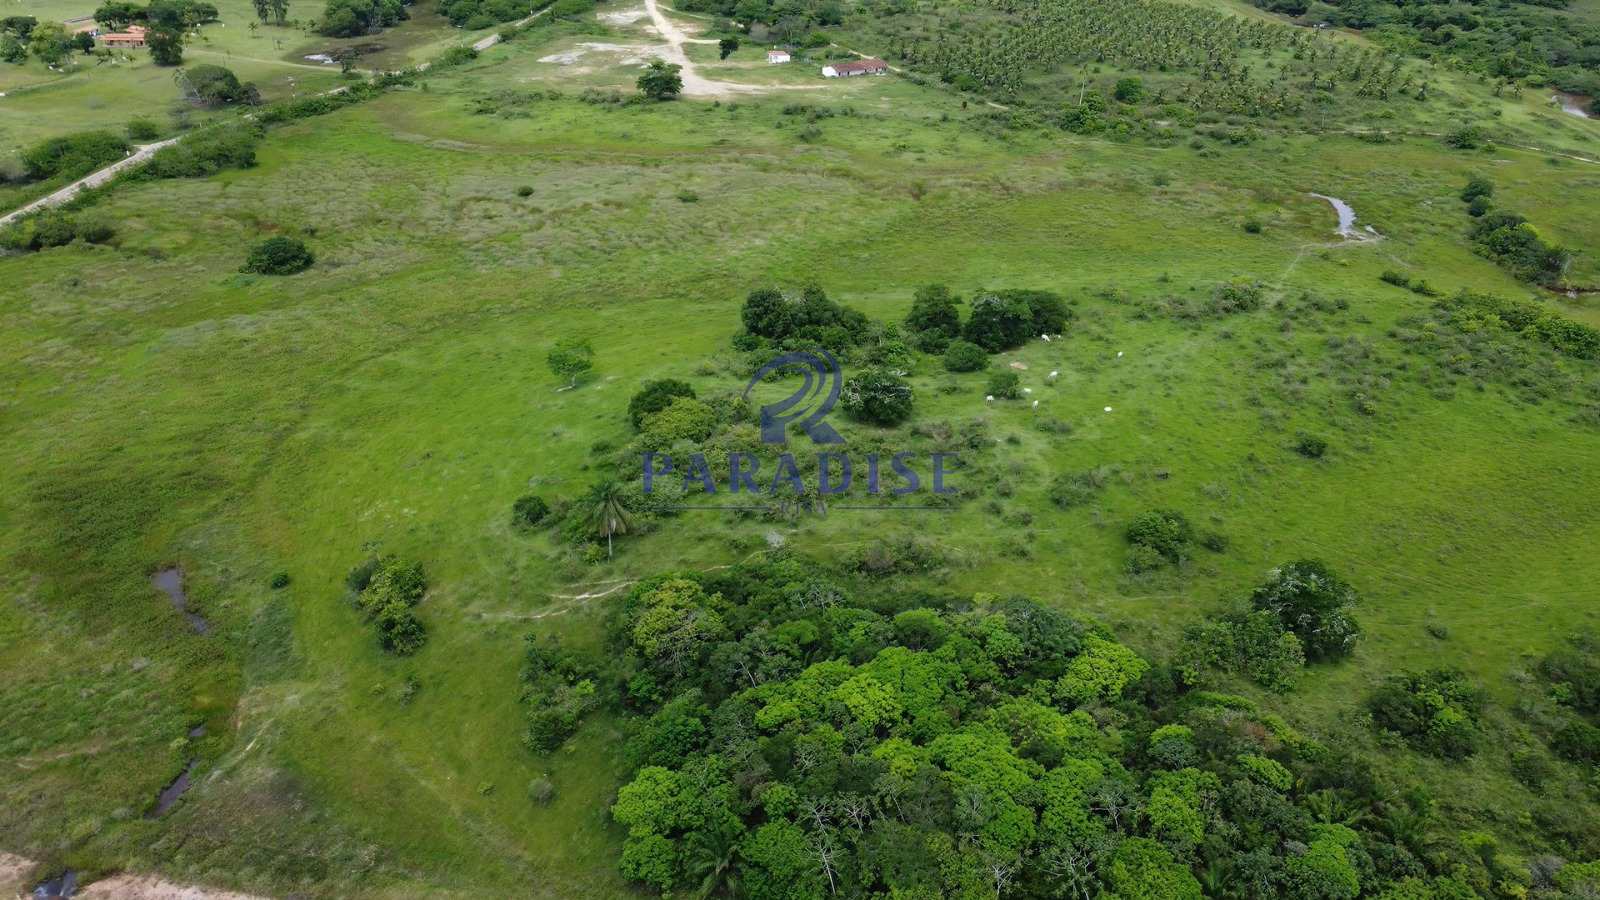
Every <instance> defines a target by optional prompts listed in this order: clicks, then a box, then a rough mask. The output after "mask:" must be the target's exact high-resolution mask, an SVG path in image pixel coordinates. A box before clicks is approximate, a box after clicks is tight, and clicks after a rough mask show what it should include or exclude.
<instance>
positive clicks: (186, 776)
mask: <svg viewBox="0 0 1600 900" xmlns="http://www.w3.org/2000/svg"><path fill="white" fill-rule="evenodd" d="M199 764H200V761H199V760H194V759H191V760H189V765H188V767H187V768H185V769H184V770H183V773H182V774H181V775H179V776H178V777H177V778H174V779H173V780H172V783H171V784H169V785H167V786H166V787H165V788H162V789H161V794H160V796H158V797H156V808H155V809H154V810H152V811H151V812H149V813H148V814H146V815H145V818H147V819H156V818H160V817H161V816H163V815H165V814H166V812H167V810H169V809H171V808H172V805H173V804H174V803H177V802H178V798H179V797H182V796H183V794H184V792H185V791H187V790H189V784H190V779H191V778H193V777H194V767H195V766H198V765H199Z"/></svg>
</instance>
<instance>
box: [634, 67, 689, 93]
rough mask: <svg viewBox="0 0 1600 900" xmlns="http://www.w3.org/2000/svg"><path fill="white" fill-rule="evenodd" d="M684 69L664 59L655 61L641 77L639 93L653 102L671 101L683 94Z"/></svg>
mask: <svg viewBox="0 0 1600 900" xmlns="http://www.w3.org/2000/svg"><path fill="white" fill-rule="evenodd" d="M682 70H683V67H682V66H680V65H676V64H674V63H669V62H667V61H666V60H662V59H653V60H651V61H650V65H648V66H646V67H645V70H644V74H642V75H640V76H639V80H638V86H639V93H641V94H643V95H645V96H646V97H649V98H650V99H651V100H671V99H673V98H674V97H677V96H678V94H680V93H682V92H683V76H681V75H679V74H678V73H679V72H680V71H682Z"/></svg>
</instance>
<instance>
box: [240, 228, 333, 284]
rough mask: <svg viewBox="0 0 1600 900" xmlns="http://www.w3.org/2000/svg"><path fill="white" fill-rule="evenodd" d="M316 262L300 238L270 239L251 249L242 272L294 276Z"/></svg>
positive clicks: (279, 237) (241, 269) (281, 237)
mask: <svg viewBox="0 0 1600 900" xmlns="http://www.w3.org/2000/svg"><path fill="white" fill-rule="evenodd" d="M315 261H316V257H314V256H312V254H311V251H310V250H308V249H307V248H306V245H305V243H304V242H302V241H300V240H299V239H298V238H291V237H283V236H281V235H280V236H278V237H270V238H267V239H266V240H264V241H262V242H261V243H259V244H256V245H255V246H254V247H252V248H250V255H249V256H248V257H246V258H245V261H244V266H243V267H241V268H240V269H239V271H241V272H254V273H256V274H258V275H293V274H295V273H297V272H304V271H305V270H306V269H309V268H311V264H312V263H313V262H315Z"/></svg>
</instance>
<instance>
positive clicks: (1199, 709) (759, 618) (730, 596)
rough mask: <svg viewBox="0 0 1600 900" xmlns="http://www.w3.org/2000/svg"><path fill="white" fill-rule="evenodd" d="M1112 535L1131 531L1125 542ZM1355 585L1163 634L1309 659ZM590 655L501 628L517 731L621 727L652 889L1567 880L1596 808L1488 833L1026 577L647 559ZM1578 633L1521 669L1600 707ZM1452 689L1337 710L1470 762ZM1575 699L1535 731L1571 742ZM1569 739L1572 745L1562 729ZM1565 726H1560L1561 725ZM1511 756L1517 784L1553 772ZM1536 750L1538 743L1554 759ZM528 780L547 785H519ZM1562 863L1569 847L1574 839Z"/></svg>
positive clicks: (1468, 736)
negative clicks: (913, 583) (972, 584)
mask: <svg viewBox="0 0 1600 900" xmlns="http://www.w3.org/2000/svg"><path fill="white" fill-rule="evenodd" d="M1134 537H1135V532H1134V531H1133V530H1130V539H1134ZM1355 602H1356V592H1355V591H1354V589H1353V588H1351V587H1350V586H1349V585H1346V584H1344V583H1343V582H1342V581H1341V580H1340V579H1339V578H1338V576H1337V575H1335V574H1334V573H1332V572H1330V571H1328V570H1327V569H1326V568H1325V567H1323V566H1321V565H1320V564H1317V563H1312V562H1299V563H1294V564H1290V565H1286V566H1283V567H1280V568H1279V569H1276V570H1274V571H1272V572H1271V573H1268V575H1267V576H1266V578H1265V581H1264V583H1263V584H1262V585H1261V587H1259V588H1258V589H1257V590H1256V591H1254V592H1253V594H1252V595H1251V596H1250V597H1249V598H1248V600H1247V601H1246V602H1245V604H1244V611H1243V612H1241V613H1240V614H1239V616H1238V617H1237V618H1235V619H1228V620H1226V624H1224V623H1223V622H1212V623H1209V624H1207V625H1202V626H1199V627H1197V628H1195V629H1192V630H1191V634H1190V638H1189V643H1195V642H1198V643H1199V644H1202V645H1206V646H1213V647H1214V646H1218V644H1217V639H1218V636H1219V634H1223V633H1226V634H1227V635H1228V637H1227V638H1225V639H1224V640H1223V643H1222V646H1226V647H1228V648H1233V647H1238V648H1240V649H1241V650H1242V651H1243V653H1242V654H1241V655H1242V657H1243V658H1246V659H1249V660H1252V661H1256V662H1259V661H1261V660H1263V659H1267V658H1272V657H1278V658H1281V657H1283V656H1284V655H1285V653H1286V654H1287V656H1289V657H1292V658H1294V659H1295V660H1297V661H1303V660H1304V659H1308V658H1309V659H1310V660H1312V661H1313V663H1314V664H1326V665H1337V664H1338V663H1337V660H1338V659H1339V658H1341V657H1342V656H1344V655H1345V654H1347V653H1348V652H1349V651H1350V650H1351V649H1353V647H1354V644H1355V643H1356V641H1357V639H1358V636H1359V627H1358V626H1357V625H1356V624H1355V622H1354V619H1353V617H1352V607H1353V606H1354V604H1355ZM606 634H607V644H606V652H605V654H604V657H603V658H604V659H605V662H601V661H600V659H601V657H598V656H593V655H590V654H585V653H576V652H573V651H571V650H568V649H566V648H564V647H563V646H562V645H561V644H560V643H559V641H556V640H554V639H550V638H547V637H539V636H533V635H530V637H529V641H528V648H527V654H526V661H525V666H524V670H523V683H524V700H525V702H526V704H527V708H528V710H529V720H528V731H527V736H526V740H527V743H528V744H529V746H530V747H532V748H533V749H535V750H537V751H541V752H542V751H546V750H549V749H551V748H553V747H555V746H557V745H559V744H560V743H561V742H562V741H563V740H564V739H565V738H566V736H567V735H568V734H570V732H571V731H572V730H573V729H574V728H576V726H577V724H578V722H579V721H580V720H581V718H582V716H583V715H584V714H585V713H587V712H588V711H590V710H592V709H594V708H596V707H599V706H608V707H611V708H614V709H617V710H620V711H622V712H623V713H624V714H625V716H626V717H627V719H628V721H629V722H630V726H629V729H628V734H629V737H628V740H627V756H628V758H629V760H630V762H631V765H632V767H633V771H632V774H631V776H630V779H629V780H628V782H627V783H626V784H625V785H624V786H623V787H622V788H621V789H620V790H619V791H618V793H617V795H616V799H615V802H614V803H613V805H612V806H611V814H612V816H613V817H614V819H615V820H616V822H617V823H619V824H620V825H621V826H623V827H624V828H626V829H627V840H626V842H625V843H624V846H623V849H622V852H621V858H620V860H619V864H620V866H621V869H622V872H623V873H624V874H625V875H626V876H627V877H629V878H630V879H633V880H635V881H638V882H641V883H643V884H647V885H650V886H653V887H655V888H658V889H660V890H661V891H663V892H664V894H667V893H670V894H672V895H677V894H676V892H677V891H680V890H681V891H684V892H686V894H685V895H693V896H708V895H712V894H716V895H719V896H721V895H728V896H748V897H751V898H792V900H801V898H822V897H830V896H841V897H897V898H923V897H925V898H933V897H971V898H990V897H995V896H1007V897H1040V898H1043V897H1091V896H1099V895H1104V894H1107V893H1109V895H1113V896H1118V897H1125V898H1178V897H1200V896H1202V893H1204V894H1205V895H1207V896H1215V897H1295V898H1354V897H1356V896H1381V897H1387V898H1395V900H1401V898H1404V900H1422V898H1440V900H1443V898H1451V900H1454V898H1462V900H1467V898H1473V897H1478V896H1505V897H1510V896H1534V897H1549V898H1556V897H1560V898H1581V897H1593V896H1595V892H1596V891H1600V823H1597V822H1595V821H1592V820H1589V821H1584V820H1581V819H1580V820H1574V819H1572V818H1571V817H1566V816H1562V815H1560V814H1559V813H1558V812H1556V811H1555V810H1552V811H1551V813H1550V814H1549V815H1548V816H1547V817H1544V818H1541V819H1540V820H1539V821H1537V822H1535V823H1530V825H1531V827H1530V829H1529V833H1528V834H1527V835H1526V837H1527V839H1528V842H1529V846H1526V847H1511V846H1503V845H1502V844H1501V843H1500V841H1499V840H1497V838H1496V837H1495V836H1493V834H1492V833H1491V832H1490V831H1488V830H1483V829H1479V828H1474V827H1470V826H1468V825H1466V824H1464V823H1460V822H1447V821H1445V820H1444V819H1443V818H1442V817H1441V816H1440V815H1439V813H1438V810H1437V799H1438V798H1436V797H1435V796H1433V795H1431V794H1430V792H1429V791H1428V790H1427V789H1425V788H1423V787H1422V786H1421V785H1418V784H1412V783H1406V782H1405V781H1404V780H1402V779H1397V778H1395V777H1393V776H1391V775H1389V774H1387V773H1386V772H1384V771H1383V770H1382V769H1381V768H1379V767H1376V766H1374V765H1373V764H1372V762H1371V761H1370V760H1368V759H1365V758H1363V756H1362V755H1361V754H1360V753H1357V752H1353V751H1352V750H1351V749H1350V748H1346V747H1341V746H1337V745H1328V744H1324V743H1320V742H1318V741H1315V740H1311V739H1309V738H1307V737H1305V736H1303V735H1301V734H1299V733H1297V732H1296V731H1295V730H1294V729H1293V728H1291V727H1290V726H1288V725H1287V724H1286V723H1285V722H1284V721H1283V720H1282V719H1280V718H1279V717H1278V716H1276V715H1273V714H1270V713H1265V712H1263V711H1261V710H1260V709H1259V708H1258V707H1257V705H1256V704H1255V703H1254V702H1253V701H1252V700H1250V699H1248V698H1246V697H1243V696H1238V695H1234V694H1229V693H1222V692H1219V691H1218V690H1215V689H1209V688H1207V687H1206V685H1208V684H1210V683H1211V681H1212V677H1213V676H1212V675H1208V674H1207V671H1206V670H1207V663H1208V661H1210V662H1215V661H1221V660H1222V658H1223V656H1226V655H1227V654H1226V653H1224V654H1223V656H1209V655H1207V654H1205V653H1202V654H1201V655H1200V656H1198V657H1196V656H1192V655H1191V656H1189V657H1188V658H1179V659H1175V660H1164V659H1145V658H1142V657H1141V656H1140V655H1138V654H1137V653H1135V652H1134V651H1133V650H1131V649H1129V648H1128V647H1126V646H1124V645H1122V644H1120V643H1118V642H1117V640H1116V638H1115V637H1114V636H1113V635H1111V634H1110V633H1108V632H1107V631H1106V630H1105V629H1104V628H1103V627H1099V626H1097V625H1095V624H1094V623H1092V622H1087V621H1081V620H1079V619H1077V618H1075V617H1073V615H1072V614H1071V613H1070V612H1068V611H1062V610H1058V609H1055V608H1053V607H1051V606H1046V605H1041V604H1039V603H1036V602H1034V601H1032V600H1030V599H1028V598H1025V597H999V596H995V595H989V594H978V595H975V596H958V595H953V594H948V593H942V592H939V591H937V590H926V589H904V588H899V587H896V586H895V584H894V582H892V581H886V580H881V579H871V580H869V579H862V578H859V577H852V576H851V575H849V574H847V573H844V572H842V571H841V570H840V567H839V566H831V565H825V564H821V563H819V562H817V561H814V560H809V559H806V558H803V557H799V556H794V555H789V554H786V553H777V554H773V555H771V556H769V557H767V558H766V559H764V560H762V561H760V562H751V563H746V564H742V565H737V566H734V567H732V568H729V569H725V570H722V571H716V572H700V573H693V572H685V573H669V574H663V575H660V576H657V577H654V578H650V579H647V580H645V581H643V582H641V583H640V584H638V585H637V586H635V587H634V588H633V589H632V591H631V592H630V593H629V595H628V597H627V599H626V601H625V602H623V603H621V604H619V605H618V606H616V607H615V608H614V610H613V611H612V613H611V615H610V616H609V618H608V623H607V631H606ZM1596 649H1597V647H1596V645H1595V644H1594V643H1593V642H1589V643H1579V644H1575V645H1574V646H1573V647H1572V648H1571V649H1569V650H1565V651H1562V652H1559V653H1556V654H1554V655H1552V656H1551V657H1550V658H1549V659H1547V660H1546V661H1545V663H1544V665H1543V667H1542V669H1541V671H1542V673H1543V674H1544V675H1545V676H1546V677H1547V678H1548V679H1549V680H1550V682H1553V683H1554V685H1555V690H1556V692H1557V693H1558V694H1560V695H1561V696H1562V697H1563V698H1565V699H1564V702H1565V703H1566V704H1567V705H1568V706H1570V707H1572V708H1574V709H1575V710H1577V711H1578V712H1580V713H1587V714H1588V715H1593V714H1594V713H1595V712H1597V711H1600V706H1597V705H1596V704H1597V698H1600V656H1597V655H1596ZM1483 703H1484V700H1483V697H1482V695H1481V691H1480V689H1479V688H1478V687H1477V686H1475V685H1473V684H1471V683H1470V681H1469V680H1468V679H1467V678H1466V677H1465V676H1463V675H1462V674H1460V673H1458V672H1453V671H1448V670H1435V671H1428V672H1404V673H1396V674H1395V675H1394V676H1393V677H1392V678H1390V679H1389V680H1388V681H1387V682H1385V683H1384V684H1383V685H1382V686H1381V687H1380V688H1379V689H1377V690H1376V691H1374V692H1373V693H1372V694H1371V695H1370V696H1368V697H1365V698H1358V697H1352V698H1350V700H1349V714H1350V715H1352V716H1364V717H1366V718H1367V719H1368V720H1369V721H1370V722H1371V724H1372V727H1373V728H1374V729H1375V730H1378V731H1380V732H1382V733H1386V734H1389V735H1392V736H1393V738H1394V739H1395V740H1397V741H1404V742H1407V743H1408V744H1409V745H1410V746H1412V747H1414V748H1415V750H1416V752H1419V753H1427V754H1432V755H1435V756H1439V757H1441V758H1445V759H1461V758H1465V757H1468V756H1471V755H1472V754H1473V753H1474V752H1475V749H1476V745H1477V743H1478V741H1479V740H1480V739H1481V735H1480V728H1481V727H1482V726H1481V725H1480V721H1481V720H1480V712H1481V708H1482V705H1483ZM1595 734H1600V731H1596V730H1595V729H1594V728H1593V727H1592V726H1591V725H1589V724H1587V722H1586V721H1585V720H1583V719H1582V718H1579V717H1578V715H1577V714H1574V715H1573V716H1572V717H1571V719H1570V720H1569V722H1568V724H1567V725H1566V726H1564V727H1563V728H1562V730H1560V731H1559V732H1557V733H1556V735H1555V737H1554V740H1555V742H1556V744H1557V745H1558V747H1559V748H1560V750H1561V752H1563V753H1564V754H1565V755H1566V756H1568V757H1569V758H1570V759H1572V760H1575V761H1577V762H1580V763H1581V762H1583V761H1585V760H1588V761H1590V762H1592V761H1593V759H1594V758H1595V756H1594V754H1595V752H1596V749H1597V747H1596V746H1595V745H1594V743H1593V735H1595ZM1585 741H1588V742H1589V743H1588V744H1584V742H1585ZM1580 745H1582V746H1580ZM1549 765H1550V764H1549V763H1547V762H1544V761H1543V760H1542V759H1537V758H1534V757H1531V756H1530V757H1528V758H1527V759H1525V760H1524V761H1523V762H1522V764H1521V765H1519V771H1518V773H1517V777H1518V778H1520V779H1522V780H1524V781H1525V782H1528V783H1529V784H1530V785H1538V784H1540V783H1541V782H1543V781H1545V780H1547V779H1552V778H1553V777H1554V773H1553V772H1551V771H1549V768H1548V767H1549ZM1561 765H1567V764H1566V763H1562V764H1561ZM530 790H531V792H532V794H533V796H534V798H535V800H536V801H540V802H545V801H548V799H549V795H550V792H551V791H553V786H552V785H550V784H549V783H548V782H545V781H536V782H535V783H534V785H532V786H531V789H530ZM1585 860H1594V861H1592V862H1585Z"/></svg>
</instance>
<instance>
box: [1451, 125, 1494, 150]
mask: <svg viewBox="0 0 1600 900" xmlns="http://www.w3.org/2000/svg"><path fill="white" fill-rule="evenodd" d="M1483 141H1484V136H1483V129H1482V128H1479V127H1478V126H1476V125H1463V126H1462V127H1460V128H1457V129H1454V130H1453V131H1451V132H1450V133H1449V134H1446V135H1445V136H1444V142H1445V145H1446V146H1448V147H1454V148H1455V149H1457V150H1476V149H1477V148H1478V147H1480V146H1482V145H1483Z"/></svg>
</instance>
